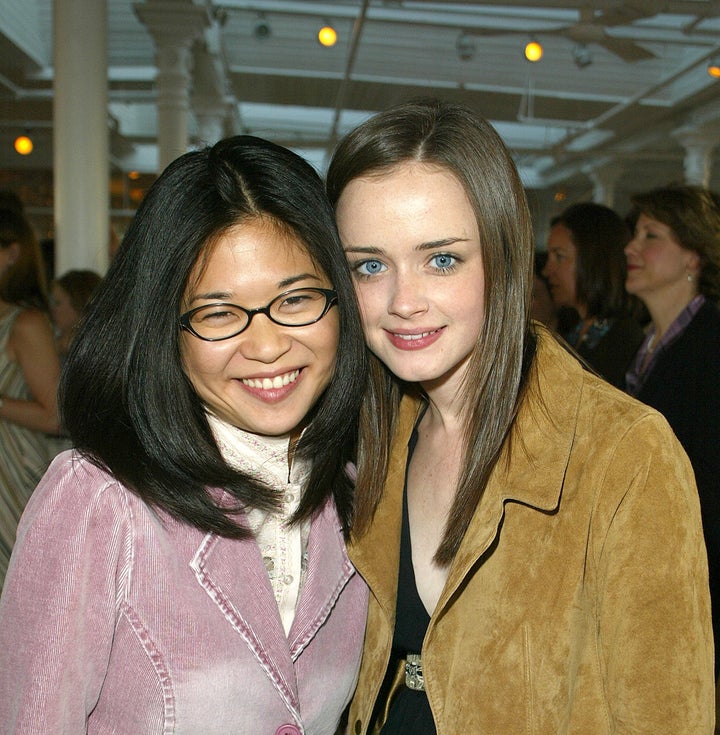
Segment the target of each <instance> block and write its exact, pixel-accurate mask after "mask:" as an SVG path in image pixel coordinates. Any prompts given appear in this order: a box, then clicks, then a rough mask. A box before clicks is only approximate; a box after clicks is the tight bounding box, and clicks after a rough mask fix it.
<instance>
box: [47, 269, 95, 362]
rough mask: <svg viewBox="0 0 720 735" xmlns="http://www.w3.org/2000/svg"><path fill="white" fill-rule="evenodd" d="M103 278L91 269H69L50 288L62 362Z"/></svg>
mask: <svg viewBox="0 0 720 735" xmlns="http://www.w3.org/2000/svg"><path fill="white" fill-rule="evenodd" d="M101 283H102V276H101V275H100V274H99V273H96V272H95V271H92V270H70V271H67V273H64V274H63V275H62V276H60V278H56V279H55V280H54V281H53V282H52V284H51V286H50V313H51V314H52V319H53V324H54V325H55V339H56V344H57V348H58V354H59V355H60V360H61V361H62V359H63V358H64V357H65V355H66V354H67V351H68V348H69V347H70V342H71V341H72V338H73V335H74V333H75V329H76V328H77V325H78V323H79V321H80V318H81V317H82V315H83V313H84V312H85V308H86V307H87V305H88V303H89V302H90V299H91V297H92V296H93V294H94V293H95V291H96V289H97V287H98V286H99V285H100V284H101Z"/></svg>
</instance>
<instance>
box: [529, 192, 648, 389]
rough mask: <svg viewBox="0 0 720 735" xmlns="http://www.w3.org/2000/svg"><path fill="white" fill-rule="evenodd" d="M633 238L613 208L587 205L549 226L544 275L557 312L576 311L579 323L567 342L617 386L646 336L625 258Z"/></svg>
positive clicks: (575, 207) (576, 206) (569, 210)
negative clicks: (629, 287)
mask: <svg viewBox="0 0 720 735" xmlns="http://www.w3.org/2000/svg"><path fill="white" fill-rule="evenodd" d="M629 240H630V230H629V228H628V226H627V224H626V223H625V222H624V220H623V219H622V218H621V217H620V215H618V214H617V213H616V212H614V211H613V210H612V209H610V208H609V207H606V206H604V205H602V204H595V203H593V202H582V203H579V204H573V205H571V206H570V207H568V208H567V209H566V210H565V211H564V212H562V214H560V215H558V216H557V217H555V218H554V219H553V220H552V221H551V223H550V234H549V236H548V260H547V263H546V265H545V268H544V269H543V274H544V275H545V276H546V277H547V279H548V280H549V282H550V292H551V294H552V297H553V301H554V302H555V306H556V307H557V308H558V309H561V308H563V307H570V308H572V309H575V311H576V312H577V314H578V316H579V321H578V322H577V323H576V324H575V326H573V327H572V328H571V329H569V330H568V331H565V332H563V331H562V329H561V330H560V332H561V334H562V336H563V337H564V338H565V339H566V341H567V342H568V343H569V344H570V345H572V347H574V348H575V350H576V351H577V352H578V354H579V355H580V356H581V357H583V358H584V359H585V361H586V362H587V363H588V364H589V365H590V366H591V367H592V368H593V369H594V370H595V371H596V372H597V373H599V374H600V375H601V376H602V377H603V378H605V379H606V380H607V381H608V382H610V383H612V384H613V385H615V386H617V387H620V388H621V387H622V386H623V385H624V382H625V371H626V370H627V367H628V365H629V363H630V360H631V359H632V358H633V356H634V355H635V353H636V351H637V349H638V347H639V346H640V343H641V342H642V341H643V337H644V332H643V329H642V326H641V324H640V322H639V320H638V319H637V318H636V316H635V313H636V312H637V311H638V309H637V307H636V306H635V302H634V299H633V298H631V297H629V296H628V294H627V293H626V291H625V255H624V252H623V248H624V247H625V245H626V244H627V243H628V241H629Z"/></svg>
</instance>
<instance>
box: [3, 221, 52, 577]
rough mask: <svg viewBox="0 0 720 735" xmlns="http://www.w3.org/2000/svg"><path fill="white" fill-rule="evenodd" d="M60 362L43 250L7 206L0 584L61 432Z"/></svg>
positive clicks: (4, 222)
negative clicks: (24, 513) (22, 518)
mask: <svg viewBox="0 0 720 735" xmlns="http://www.w3.org/2000/svg"><path fill="white" fill-rule="evenodd" d="M59 373H60V363H59V360H58V355H57V352H56V349H55V340H54V337H53V331H52V326H51V324H50V319H49V315H48V304H47V296H46V288H45V277H44V269H43V265H42V260H41V257H40V250H39V247H38V243H37V240H36V238H35V234H34V232H33V230H32V227H31V226H30V224H29V222H28V221H27V220H26V219H25V218H24V217H23V216H22V215H21V214H19V213H18V212H16V211H11V210H9V209H4V210H0V587H2V582H3V580H4V578H5V572H6V570H7V564H8V560H9V558H10V553H11V551H12V547H13V544H14V542H15V530H16V528H17V523H18V520H19V519H20V515H21V514H22V511H23V509H24V507H25V503H26V502H27V500H28V498H29V497H30V494H31V492H32V490H33V489H34V487H35V485H36V484H37V483H38V481H39V479H40V477H41V476H42V474H43V472H44V471H45V469H46V467H47V464H48V461H49V459H50V457H49V443H48V440H47V434H54V433H56V432H57V431H58V410H57V397H56V393H57V386H58V378H59Z"/></svg>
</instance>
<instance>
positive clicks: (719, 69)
mask: <svg viewBox="0 0 720 735" xmlns="http://www.w3.org/2000/svg"><path fill="white" fill-rule="evenodd" d="M707 72H708V74H709V75H710V76H711V77H712V78H713V79H720V60H717V61H711V62H710V63H709V64H708V68H707Z"/></svg>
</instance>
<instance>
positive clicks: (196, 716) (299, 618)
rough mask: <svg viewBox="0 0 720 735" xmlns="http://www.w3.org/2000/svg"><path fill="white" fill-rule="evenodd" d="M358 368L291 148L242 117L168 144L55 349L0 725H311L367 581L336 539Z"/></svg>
mask: <svg viewBox="0 0 720 735" xmlns="http://www.w3.org/2000/svg"><path fill="white" fill-rule="evenodd" d="M364 378H365V353H364V345H363V339H362V331H361V327H360V323H359V315H358V312H357V306H356V302H355V298H354V293H353V287H352V283H351V281H350V277H349V274H348V272H347V266H346V263H345V260H344V256H343V253H342V250H341V248H340V245H339V242H338V238H337V231H336V228H335V223H334V218H333V212H332V209H331V207H330V206H329V204H328V202H327V198H326V197H325V194H324V191H323V187H322V182H321V181H320V179H319V177H318V176H317V173H316V172H315V171H314V169H313V168H312V167H311V166H310V165H309V164H308V163H307V162H305V161H304V160H303V159H301V158H300V157H299V156H297V155H295V154H294V153H292V152H290V151H289V150H287V149H285V148H282V147H279V146H277V145H274V144H272V143H269V142H267V141H264V140H261V139H259V138H253V137H249V136H239V137H235V138H230V139H228V140H225V141H221V142H219V143H217V144H216V145H215V146H213V147H212V148H209V149H206V150H203V151H198V152H193V153H188V154H186V155H184V156H182V157H180V158H179V159H177V160H176V161H175V162H173V163H172V164H170V166H168V168H167V169H166V170H165V171H164V173H163V174H162V175H161V176H160V178H159V179H158V180H157V181H156V182H155V184H154V185H153V186H152V187H151V189H150V190H149V192H148V194H147V195H146V197H145V199H144V200H143V203H142V205H141V206H140V208H139V209H138V212H137V214H136V216H135V218H134V220H133V222H132V224H131V226H130V228H129V230H128V232H127V234H126V236H125V238H124V241H123V245H122V247H121V248H120V250H119V251H118V253H117V255H116V257H115V258H114V260H113V262H112V265H111V268H110V270H109V272H108V275H107V277H106V279H105V281H104V283H103V285H102V286H101V288H100V290H99V291H98V293H97V295H96V297H95V298H94V300H93V304H92V307H91V309H90V311H89V313H88V315H87V317H86V319H85V320H84V321H83V324H82V326H81V327H80V330H79V331H78V333H77V335H76V337H75V339H74V340H73V343H72V345H71V348H70V353H69V355H68V358H67V362H66V365H65V369H64V372H63V382H62V387H61V405H62V412H63V419H64V422H65V426H66V428H67V430H68V432H69V434H70V435H71V437H72V439H73V442H74V446H75V447H76V450H75V451H73V452H65V453H63V454H61V455H60V456H59V457H58V458H57V459H56V460H55V461H54V463H53V464H52V466H51V467H50V469H49V470H48V472H47V473H46V475H45V477H44V478H43V480H42V482H41V483H40V485H39V486H38V489H37V490H36V492H35V493H34V495H33V498H32V499H31V501H30V503H29V505H28V507H27V510H26V512H25V514H24V516H23V519H22V521H21V524H20V529H19V533H18V543H17V546H16V548H15V552H14V553H13V558H12V561H11V564H10V569H9V573H8V578H7V583H6V586H5V589H4V591H3V596H2V598H1V599H0V722H1V723H2V728H4V729H6V730H7V731H9V732H13V733H20V732H23V733H41V732H42V733H63V735H75V733H77V734H78V735H80V733H89V734H90V735H92V734H93V733H109V732H113V733H117V734H118V735H120V734H121V733H122V734H124V735H138V733H143V734H144V735H150V734H157V735H162V733H169V732H177V733H202V734H203V735H228V733H238V734H239V735H240V734H242V733H245V734H247V735H255V734H256V733H283V735H293V734H296V735H299V734H300V733H307V735H333V734H334V733H335V732H336V729H337V727H338V724H339V721H340V718H341V715H342V713H343V711H344V709H345V707H346V705H347V703H348V701H349V699H350V696H351V694H352V691H353V689H354V687H355V681H356V678H357V672H358V667H359V660H360V652H361V647H362V636H363V630H364V622H365V613H366V604H367V588H366V586H365V584H364V582H363V581H362V579H361V578H360V577H359V576H358V575H357V574H356V573H355V571H354V569H353V567H352V565H351V564H350V562H349V561H348V558H347V555H346V551H345V545H344V539H343V532H344V531H345V532H346V531H347V530H348V528H349V523H350V517H351V509H352V500H351V495H352V480H351V478H350V477H349V475H348V473H347V465H348V462H349V461H350V460H351V459H352V457H353V456H354V445H355V440H354V435H355V429H354V426H355V417H356V414H357V410H358V405H359V402H360V398H361V394H362V391H363V386H364V382H365V379H364Z"/></svg>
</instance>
